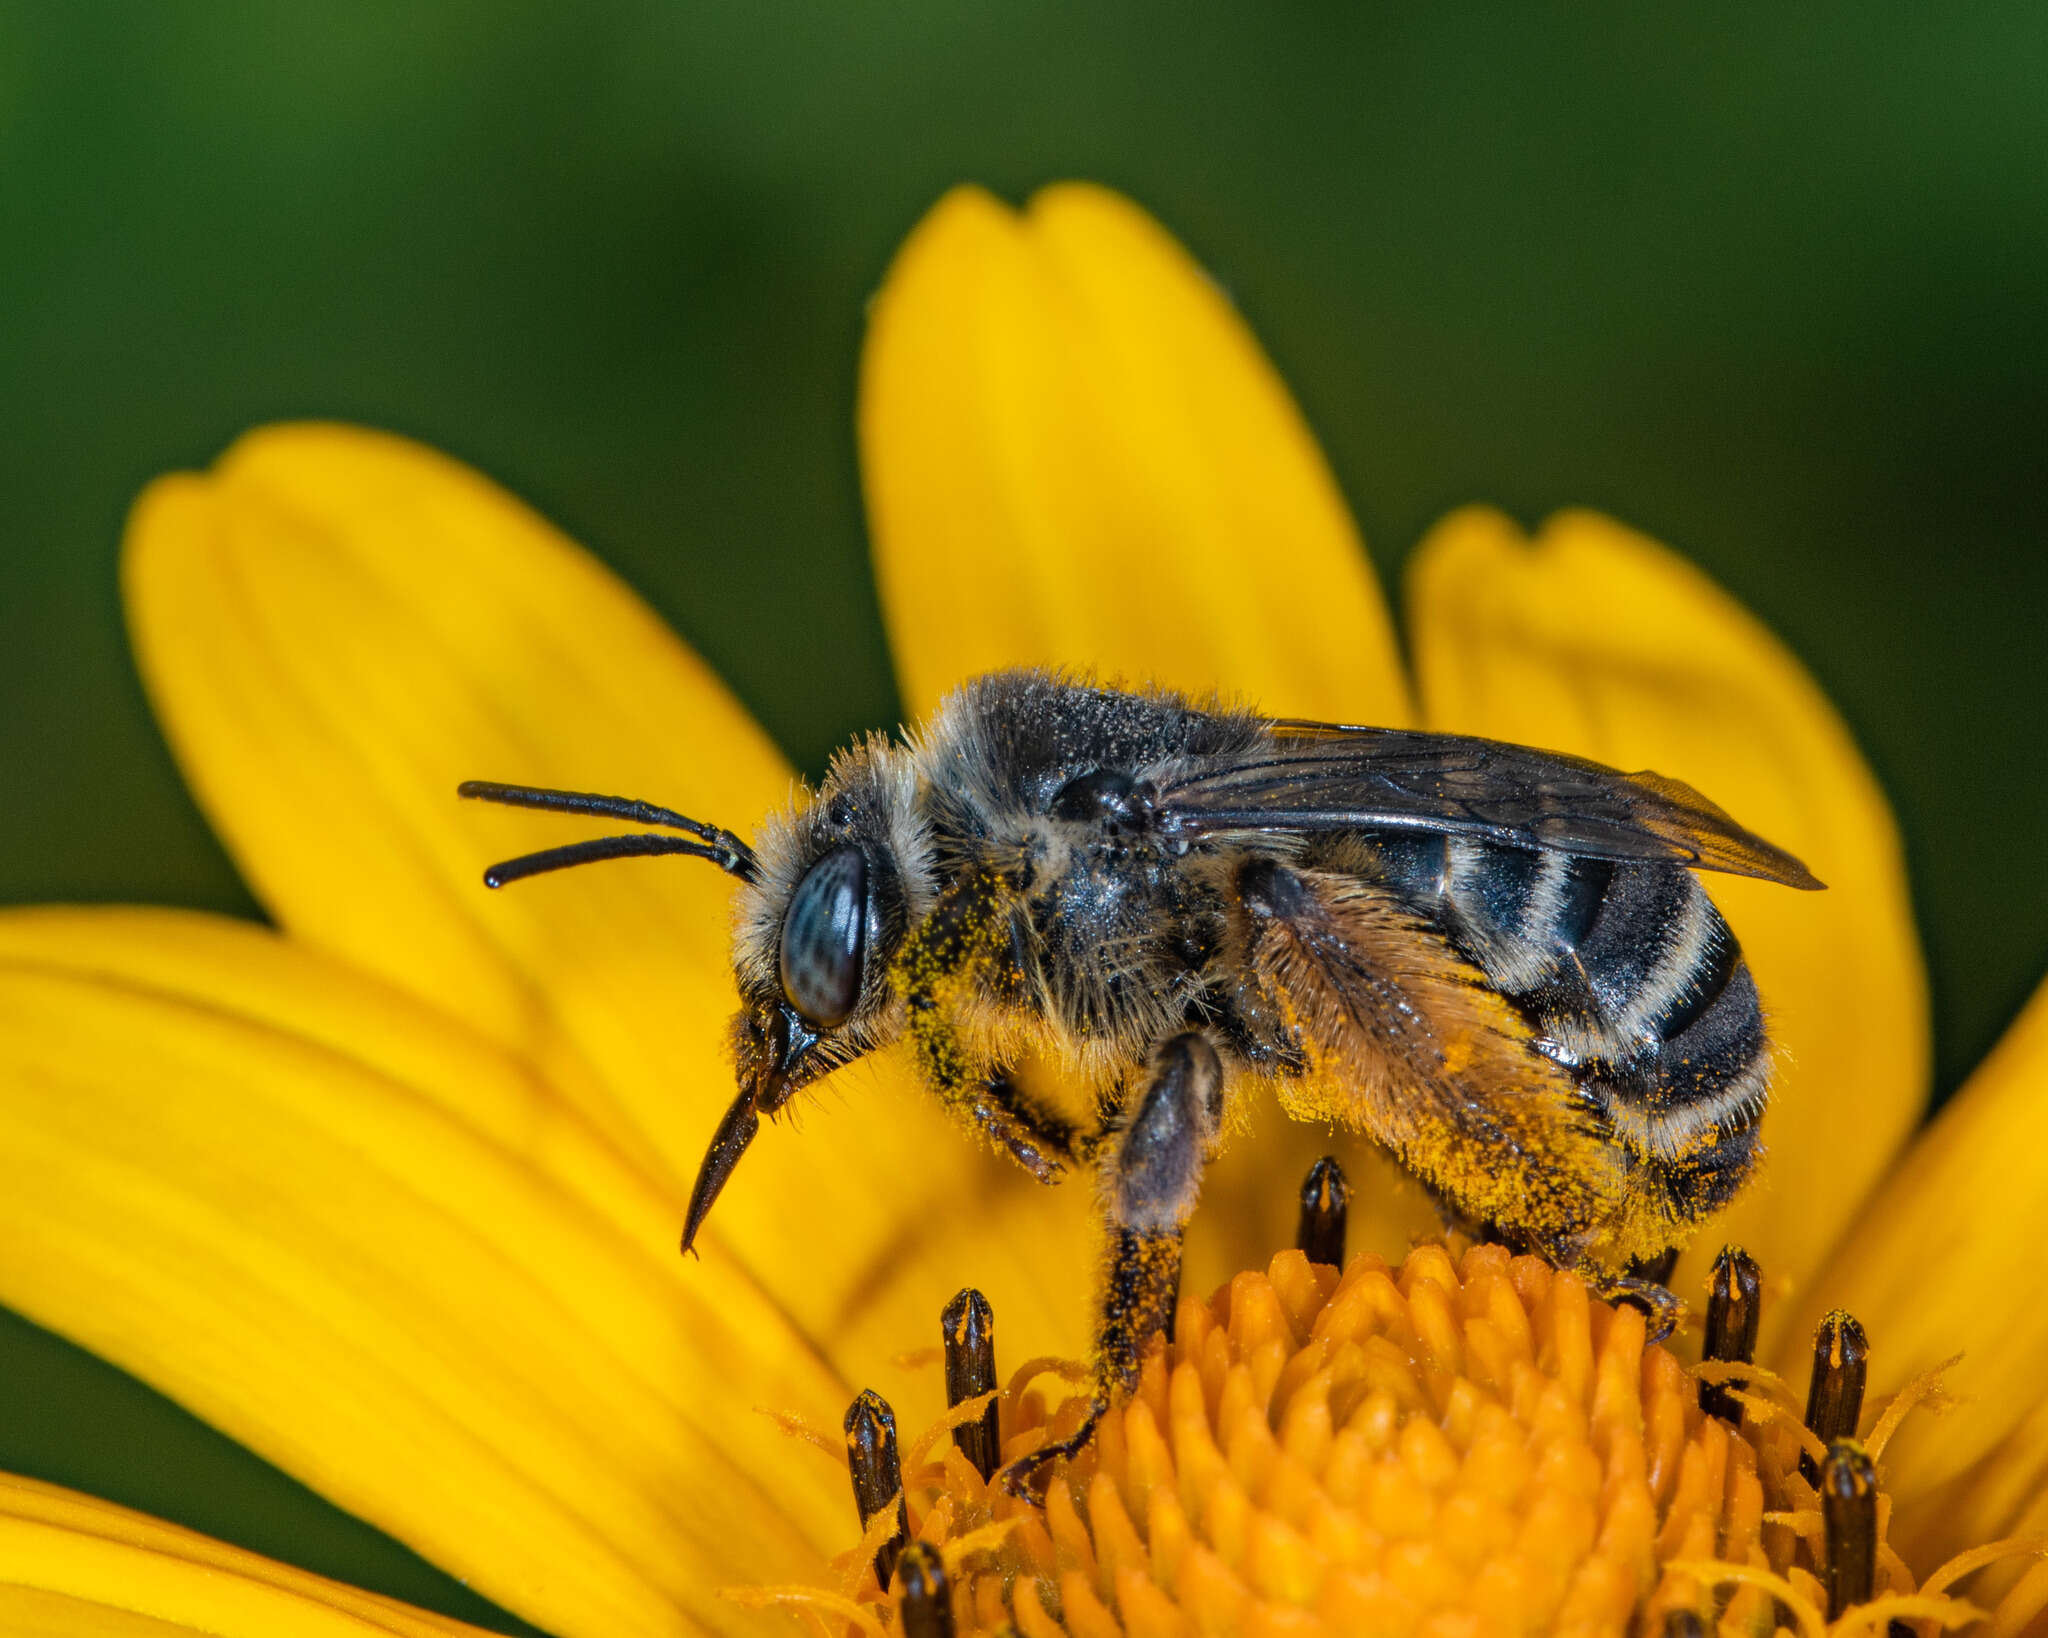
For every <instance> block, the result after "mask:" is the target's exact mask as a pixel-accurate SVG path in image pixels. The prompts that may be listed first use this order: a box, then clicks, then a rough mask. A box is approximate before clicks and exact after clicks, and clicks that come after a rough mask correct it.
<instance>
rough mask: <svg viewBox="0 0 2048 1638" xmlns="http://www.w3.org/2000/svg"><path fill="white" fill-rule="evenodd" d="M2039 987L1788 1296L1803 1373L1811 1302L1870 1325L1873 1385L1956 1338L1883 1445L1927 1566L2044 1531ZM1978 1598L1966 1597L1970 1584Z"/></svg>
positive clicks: (2047, 1050) (1786, 1360)
mask: <svg viewBox="0 0 2048 1638" xmlns="http://www.w3.org/2000/svg"><path fill="white" fill-rule="evenodd" d="M2043 1246H2048V985H2044V986H2043V987H2042V988H2041V989H2038V990H2036V991H2035V992H2034V996H2033V999H2032V1000H2031V1001H2029V1002H2028V1003H2027V1006H2026V1009H2025V1011H2023V1012H2022V1013H2021V1014H2020V1016H2019V1018H2018V1020H2017V1021H2016V1022H2015V1023H2014V1024H2013V1025H2012V1027H2011V1028H2010V1029H2008V1030H2007V1031H2006V1033H2005V1036H2004V1038H2003V1039H2002V1040H2001V1041H2000V1042H1999V1044H1998V1046H1997V1047H1996V1049H1994V1051H1993V1052H1992V1054H1991V1056H1990V1057H1989V1058H1987V1059H1985V1060H1984V1062H1983V1064H1982V1065H1980V1066H1979V1068H1978V1069H1977V1072H1976V1073H1975V1074H1974V1075H1972V1076H1971V1077H1970V1080H1969V1082H1968V1083H1967V1084H1966V1085H1965V1086H1964V1088H1963V1090H1962V1091H1961V1093H1959V1094H1958V1095H1957V1097H1956V1098H1955V1100H1954V1101H1953V1102H1952V1103H1950V1104H1949V1105H1948V1106H1947V1107H1946V1108H1944V1109H1943V1110H1942V1112H1941V1114H1940V1116H1939V1117H1938V1118H1937V1119H1936V1120H1935V1122H1934V1124H1933V1125H1932V1126H1931V1127H1930V1128H1929V1129H1928V1130H1927V1131H1926V1132H1925V1133H1923V1134H1922V1135H1921V1137H1920V1138H1919V1140H1918V1141H1917V1142H1916V1143H1914V1145H1913V1147H1912V1148H1911V1150H1910V1151H1909V1152H1908V1153H1907V1155H1906V1158H1905V1160H1904V1161H1903V1162H1902V1163H1901V1164H1900V1165H1899V1167H1898V1168H1897V1170H1895V1171H1894V1172H1893V1173H1892V1174H1891V1176H1889V1177H1887V1178H1886V1179H1885V1180H1884V1182H1883V1183H1882V1184H1881V1185H1880V1186H1879V1187H1878V1189H1877V1191H1876V1192H1875V1193H1874V1194H1873V1195H1872V1196H1871V1197H1870V1199H1869V1201H1868V1202H1867V1203H1866V1204H1865V1206H1864V1208H1863V1210H1862V1211H1861V1212H1860V1213H1859V1214H1858V1215H1857V1217H1856V1219H1855V1221H1854V1222H1853V1224H1852V1225H1851V1226H1850V1229H1849V1232H1848V1233H1847V1234H1846V1235H1844V1236H1843V1238H1842V1241H1841V1244H1840V1245H1839V1247H1838V1248H1837V1249H1836V1251H1835V1253H1834V1254H1833V1255H1832V1256H1831V1257H1830V1258H1829V1259H1828V1261H1827V1263H1826V1265H1825V1266H1824V1267H1823V1268H1822V1269H1821V1271H1820V1273H1819V1275H1818V1277H1817V1278H1816V1280H1815V1281H1814V1286H1813V1290H1812V1293H1811V1295H1810V1297H1808V1298H1807V1300H1806V1301H1804V1302H1803V1303H1802V1304H1801V1312H1800V1314H1799V1316H1798V1318H1799V1321H1800V1329H1798V1330H1796V1331H1794V1332H1792V1333H1791V1334H1789V1335H1787V1336H1786V1337H1785V1339H1784V1342H1783V1343H1782V1345H1781V1347H1780V1361H1779V1363H1780V1367H1781V1368H1782V1369H1783V1370H1785V1371H1786V1372H1787V1373H1788V1374H1790V1375H1792V1376H1793V1379H1794V1380H1798V1381H1803V1380H1804V1379H1805V1371H1806V1366H1805V1364H1804V1358H1805V1349H1804V1347H1803V1345H1802V1344H1803V1342H1804V1339H1805V1338H1806V1337H1807V1336H1809V1335H1810V1334H1811V1327H1812V1325H1813V1323H1814V1322H1815V1321H1816V1320H1818V1318H1819V1317H1820V1315H1821V1314H1822V1313H1823V1312H1825V1310H1826V1309H1828V1308H1831V1307H1841V1308H1846V1309H1848V1310H1849V1312H1851V1313H1852V1314H1854V1315H1856V1317H1857V1318H1858V1319H1859V1320H1861V1321H1862V1322H1863V1327H1864V1329H1865V1330H1866V1331H1867V1332H1868V1333H1869V1334H1870V1389H1869V1397H1868V1398H1867V1399H1866V1401H1865V1403H1866V1405H1868V1406H1872V1407H1875V1405H1876V1404H1877V1402H1878V1400H1879V1399H1881V1398H1882V1397H1883V1396H1884V1395H1886V1394H1889V1393H1891V1392H1893V1391H1895V1390H1896V1389H1898V1388H1899V1387H1900V1386H1902V1385H1903V1384H1904V1383H1906V1382H1908V1381H1910V1380H1911V1379H1912V1378H1913V1377H1914V1376H1916V1375H1918V1374H1919V1373H1920V1372H1922V1371H1927V1370H1932V1369H1933V1368H1935V1367H1936V1366H1938V1365H1940V1364H1941V1363H1942V1362H1943V1361H1944V1360H1946V1359H1948V1358H1950V1357H1951V1356H1953V1355H1955V1354H1957V1353H1960V1354H1961V1355H1962V1356H1963V1357H1962V1362H1961V1363H1960V1364H1958V1365H1957V1366H1956V1367H1955V1368H1954V1369H1953V1370H1951V1371H1949V1372H1948V1373H1947V1374H1946V1382H1947V1385H1948V1387H1949V1388H1950V1390H1951V1391H1952V1392H1953V1393H1954V1394H1955V1395H1956V1396H1957V1398H1958V1399H1959V1400H1960V1403H1959V1404H1957V1405H1955V1406H1954V1407H1953V1408H1951V1409H1949V1410H1948V1411H1947V1412H1946V1413H1944V1414H1942V1415H1939V1416H1936V1415H1934V1414H1932V1413H1921V1414H1916V1415H1914V1416H1913V1417H1911V1418H1909V1419H1908V1420H1907V1421H1906V1423H1905V1424H1904V1425H1903V1427H1902V1428H1901V1430H1900V1432H1899V1434H1898V1436H1897V1437H1896V1438H1895V1439H1894V1440H1893V1441H1892V1444H1891V1447H1890V1449H1889V1450H1888V1451H1887V1453H1886V1456H1885V1466H1886V1469H1887V1485H1888V1488H1890V1489H1891V1490H1892V1492H1893V1493H1894V1494H1895V1495H1896V1496H1898V1498H1899V1509H1898V1512H1897V1513H1896V1514H1894V1516H1893V1523H1892V1531H1891V1539H1892V1540H1893V1542H1894V1543H1895V1544H1897V1545H1898V1546H1899V1547H1900V1549H1901V1550H1902V1551H1904V1552H1906V1554H1907V1556H1908V1558H1909V1560H1910V1561H1911V1562H1912V1563H1913V1564H1914V1565H1915V1566H1916V1568H1919V1569H1921V1570H1923V1571H1924V1570H1926V1569H1928V1568H1930V1567H1932V1566H1933V1565H1935V1564H1937V1563H1939V1562H1940V1561H1941V1560H1942V1559H1944V1558H1946V1557H1948V1555H1949V1554H1950V1553H1951V1552H1954V1551H1958V1550H1960V1549H1961V1548H1963V1547H1967V1546H1972V1545H1974V1544H1975V1543H1977V1542H1980V1541H1986V1540H1990V1539H1992V1538H1995V1537H1998V1536H2004V1535H2008V1534H2023V1533H2032V1532H2035V1531H2039V1530H2041V1529H2044V1528H2048V1304H2043V1303H2042V1301H2041V1300H2040V1283H2041V1273H2040V1270H2041V1255H2042V1248H2043ZM1972 1596H1973V1597H1974V1596H1975V1595H1974V1594H1973V1595H1972Z"/></svg>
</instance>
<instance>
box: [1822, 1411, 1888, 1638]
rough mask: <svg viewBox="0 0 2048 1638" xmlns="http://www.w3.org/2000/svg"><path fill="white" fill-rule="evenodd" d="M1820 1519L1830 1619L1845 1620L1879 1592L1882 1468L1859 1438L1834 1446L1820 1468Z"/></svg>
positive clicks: (1838, 1441) (1830, 1448)
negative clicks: (1879, 1470)
mask: <svg viewBox="0 0 2048 1638" xmlns="http://www.w3.org/2000/svg"><path fill="white" fill-rule="evenodd" d="M1820 1521H1821V1526H1822V1529H1823V1530H1824V1531H1825V1533H1826V1536H1827V1566H1826V1581H1827V1589H1828V1619H1829V1620H1830V1621H1839V1620H1840V1619H1841V1618H1842V1617H1843V1616H1844V1615H1846V1614H1848V1612H1849V1610H1850V1609H1851V1608H1852V1607H1854V1606H1855V1605H1857V1604H1867V1603H1869V1602H1870V1595H1871V1593H1872V1592H1874V1591H1875V1590H1876V1588H1877V1469H1876V1467H1875V1466H1873V1465H1872V1463H1871V1460H1870V1453H1869V1452H1868V1451H1867V1450H1865V1449H1864V1448H1863V1447H1862V1446H1861V1445H1859V1444H1858V1443H1857V1442H1856V1441H1855V1440H1854V1439H1837V1440H1836V1441H1835V1442H1834V1443H1833V1444H1831V1445H1829V1446H1828V1459H1827V1460H1826V1461H1825V1462H1823V1463H1822V1464H1821V1470H1820Z"/></svg>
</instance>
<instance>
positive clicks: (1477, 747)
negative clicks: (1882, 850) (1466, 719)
mask: <svg viewBox="0 0 2048 1638" xmlns="http://www.w3.org/2000/svg"><path fill="white" fill-rule="evenodd" d="M1266 726H1267V735H1266V737H1265V739H1264V740H1263V741H1261V742H1260V743H1259V744H1257V745H1255V746H1253V747H1252V748H1251V749H1250V750H1248V751H1246V752H1243V753H1241V754H1237V755H1234V756H1232V757H1230V758H1229V759H1228V760H1222V759H1219V760H1216V761H1213V762H1209V763H1206V764H1204V763H1197V764H1196V765H1194V766H1193V767H1192V768H1188V767H1182V768H1181V769H1179V770H1177V771H1175V772H1174V773H1172V774H1169V775H1168V776H1167V777H1165V778H1163V779H1161V780H1160V781H1159V792H1160V817H1161V820H1162V823H1163V826H1164V828H1165V829H1166V830H1167V832H1168V833H1169V834H1172V835H1177V836H1184V837H1199V836H1213V835H1219V834H1224V833H1229V832H1264V833H1269V834H1270V833H1275V832H1279V833H1288V832H1293V833H1308V832H1315V831H1333V830H1387V829H1407V830H1426V831H1437V832H1443V833H1447V834H1451V835H1459V836H1472V837H1476V838H1478V839H1480V840H1482V841H1489V842H1495V843H1499V844H1501V845H1503V846H1507V847H1518V848H1550V849H1554V850H1556V851H1558V852H1562V853H1577V854H1583V855H1586V856H1588V857H1591V858H1600V859H1670V860H1674V861H1676V862H1678V863H1680V864H1684V865H1688V866H1690V867H1692V868H1694V869H1698V870H1719V871H1726V872H1728V873H1730V874H1732V875H1737V876H1758V877H1761V878H1763V879H1764V880H1765V881H1772V882H1782V883H1783V884H1784V885H1785V886H1787V887H1799V888H1817V887H1819V886H1821V885H1822V884H1821V883H1820V882H1819V881H1817V880H1815V879H1814V877H1813V875H1812V873H1811V872H1810V871H1808V870H1807V868H1806V866H1805V865H1803V864H1801V863H1800V862H1799V860H1797V859H1795V858H1794V857H1793V856H1792V855H1791V854H1789V853H1787V852H1785V851H1784V850H1783V849H1782V848H1777V847H1773V846H1772V845H1771V844H1770V843H1769V842H1767V841H1765V840H1764V839H1763V838H1762V837H1761V836H1757V835H1755V834H1754V833H1752V832H1750V831H1748V830H1745V829H1744V828H1743V827H1742V826H1741V825H1738V824H1737V823H1736V822H1735V821H1734V820H1733V819H1731V818H1730V817H1729V816H1728V815H1727V814H1726V813H1724V812H1723V811H1722V810H1721V809H1720V808H1718V807H1716V806H1715V805H1714V804H1713V803H1712V802H1710V801H1708V800H1707V799H1706V798H1705V797H1704V796H1702V795H1701V794H1700V793H1699V792H1698V791H1696V790H1694V789H1693V788H1692V787H1691V786H1690V785H1687V784H1685V783H1683V782H1682V781H1680V780H1676V779H1667V778H1665V777H1664V776H1663V775H1661V774H1655V773H1620V772H1618V771H1616V770H1615V769H1613V768H1608V767H1604V766H1602V765H1601V764H1600V763H1598V762H1589V761H1587V760H1586V759H1585V758H1583V757H1576V756H1565V755H1563V754H1561V753H1559V752H1556V751H1537V750H1531V749H1530V748H1529V747H1527V746H1524V745H1506V744H1503V743H1501V742H1500V741H1498V740H1490V739H1472V738H1468V737H1466V736H1465V735H1462V734H1425V733H1414V732H1410V731H1408V730H1405V729H1397V728H1351V727H1342V726H1338V725H1334V724H1328V723H1316V722H1296V721H1275V722H1270V723H1268V724H1267V725H1266Z"/></svg>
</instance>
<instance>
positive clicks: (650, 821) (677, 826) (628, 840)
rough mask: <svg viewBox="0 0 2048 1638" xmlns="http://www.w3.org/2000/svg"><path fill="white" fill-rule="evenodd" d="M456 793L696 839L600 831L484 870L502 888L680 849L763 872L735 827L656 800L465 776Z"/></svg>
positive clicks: (744, 873)
mask: <svg viewBox="0 0 2048 1638" xmlns="http://www.w3.org/2000/svg"><path fill="white" fill-rule="evenodd" d="M455 794H456V795H457V796H466V797H471V798H473V799H475V800H477V801H479V802H499V803H503V804H504V805H505V806H506V807H513V808H540V809H543V810H544V811H546V812H549V813H581V814H596V815H600V816H602V817H603V818H607V819H623V820H625V821H626V822H627V823H628V824H634V825H661V826H663V827H665V828H667V829H669V830H681V831H687V832H688V833H689V834H690V835H692V836H694V837H696V838H697V840H696V841H693V842H686V841H684V840H683V839H682V838H681V837H678V836H600V837H597V838H596V839H594V840H592V841H588V842H571V843H570V844H569V845H568V846H566V847H551V848H548V849H546V850H544V851H543V852H540V853H527V854H523V855H521V856H520V857H519V858H517V859H507V860H505V861H504V862H503V863H502V864H494V865H492V866H491V868H490V869H489V870H487V871H485V872H484V885H485V886H486V887H503V886H504V885H505V884H506V883H507V882H516V881H521V880H523V879H525V878H526V877H528V876H538V875H541V874H543V873H544V872H546V871H550V870H566V869H568V868H569V866H571V865H580V864H595V863H596V862H597V861H598V860H600V859H632V858H643V857H647V856H649V855H652V854H659V853H680V854H682V855H684V856H685V857H687V858H692V859H709V860H710V861H711V862H712V863H713V864H715V865H717V866H718V868H719V869H720V870H723V871H724V872H725V873H726V874H727V875H728V876H737V877H738V878H739V879H740V880H741V881H743V882H751V881H755V880H758V879H759V877H760V874H761V865H760V861H759V860H757V859H756V858H755V857H754V850H753V849H752V848H751V847H749V846H747V844H746V843H745V842H743V841H741V840H740V839H739V838H738V837H737V836H735V835H733V833H732V832H731V831H729V830H722V829H720V828H719V827H718V826H717V825H707V824H705V823H704V822H703V820H701V819H691V818H687V817H685V816H684V815H683V814H680V813H677V812H676V811H675V810H674V809H672V808H664V807H657V806H656V805H655V804H654V803H652V802H636V801H634V800H633V799H632V798H630V797H625V796H595V795H592V794H591V793H589V792H587V791H553V790H544V789H542V788H541V787H539V786H536V785H499V784H495V783H493V782H492V781H490V780H487V779H469V780H465V781H463V783H462V784H460V785H458V786H456V787H455Z"/></svg>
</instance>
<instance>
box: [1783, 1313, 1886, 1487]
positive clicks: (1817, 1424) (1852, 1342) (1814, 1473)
mask: <svg viewBox="0 0 2048 1638" xmlns="http://www.w3.org/2000/svg"><path fill="white" fill-rule="evenodd" d="M1869 1370H1870V1339H1869V1338H1868V1337H1866V1336H1865V1335H1864V1334H1863V1327H1862V1326H1861V1325H1859V1324H1857V1323H1856V1317H1855V1316H1854V1315H1853V1314H1847V1313H1844V1312H1843V1311H1842V1310H1841V1309H1839V1308H1837V1309H1836V1310H1835V1311H1834V1312H1833V1313H1832V1314H1830V1315H1828V1317H1827V1318H1826V1319H1824V1320H1822V1321H1821V1322H1820V1325H1819V1327H1818V1328H1817V1329H1816V1330H1815V1331H1814V1333H1813V1381H1812V1384H1811V1386H1809V1387H1808V1388H1807V1390H1806V1425H1807V1427H1808V1428H1810V1429H1811V1430H1812V1431H1813V1435H1814V1437H1815V1438H1817V1439H1819V1440H1820V1442H1821V1443H1822V1444H1824V1445H1831V1444H1833V1443H1834V1442H1835V1441H1836V1440H1837V1439H1853V1438H1855V1437H1856V1424H1857V1423H1858V1422H1860V1421H1861V1420H1862V1419H1863V1384H1864V1380H1865V1378H1866V1377H1867V1376H1868V1374H1869ZM1799 1471H1800V1472H1801V1473H1803V1474H1804V1475H1805V1476H1806V1482H1807V1483H1808V1484H1810V1485H1814V1486H1818V1485H1819V1483H1820V1470H1819V1468H1817V1467H1816V1466H1815V1465H1814V1461H1813V1458H1812V1457H1811V1456H1810V1455H1802V1456H1801V1457H1800V1458H1799Z"/></svg>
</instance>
